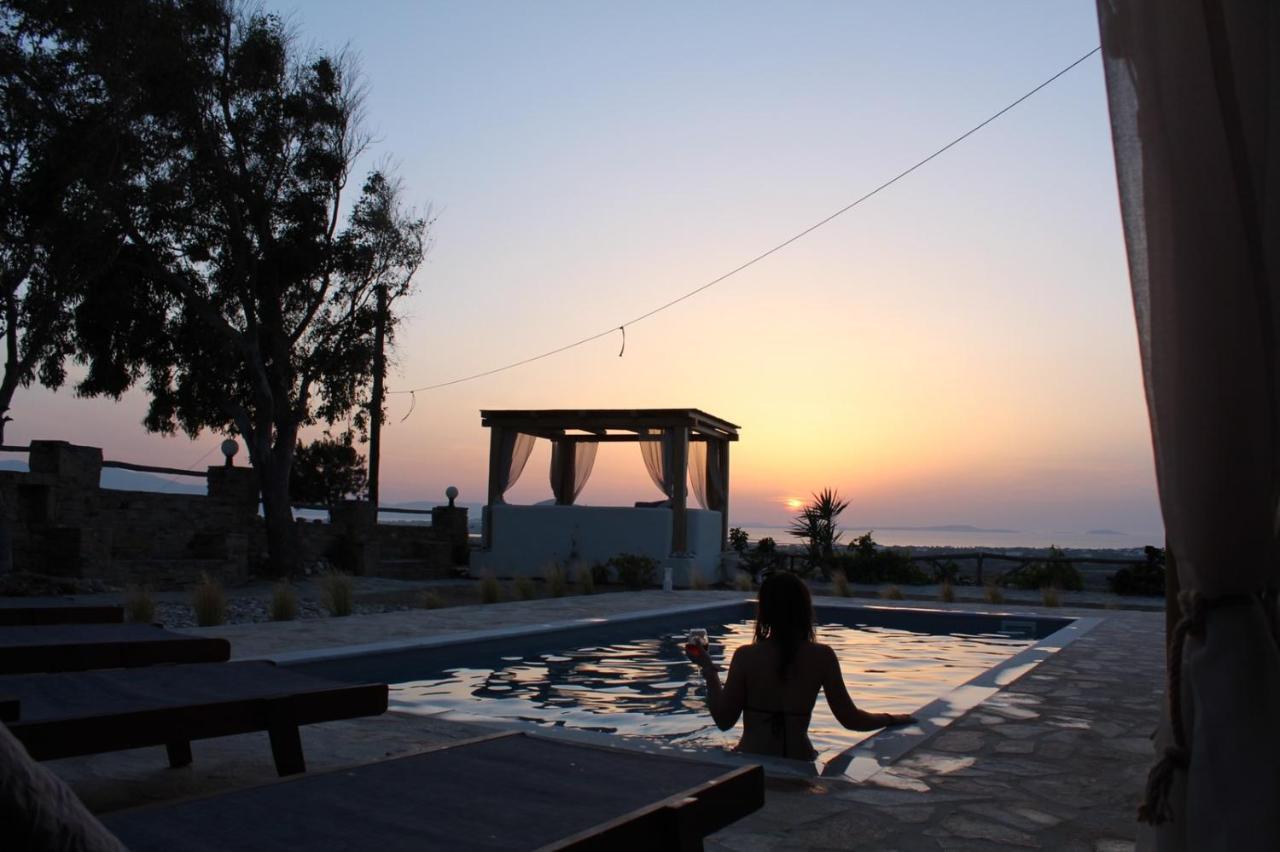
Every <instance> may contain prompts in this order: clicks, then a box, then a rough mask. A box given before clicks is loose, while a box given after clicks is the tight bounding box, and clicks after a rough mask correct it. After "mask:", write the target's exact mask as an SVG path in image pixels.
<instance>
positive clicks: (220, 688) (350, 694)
mask: <svg viewBox="0 0 1280 852" xmlns="http://www.w3.org/2000/svg"><path fill="white" fill-rule="evenodd" d="M0 696H5V697H7V698H11V699H17V702H18V707H17V712H18V715H17V719H16V720H15V721H10V722H8V727H9V730H10V731H11V732H12V733H13V735H14V736H16V737H17V738H18V739H19V740H20V741H21V742H22V744H23V745H24V746H26V749H27V752H28V753H29V754H30V755H31V756H32V757H33V758H35V759H36V760H54V759H57V758H60V757H72V756H74V755H80V754H97V753H99V752H106V751H119V750H121V749H128V748H142V747H144V746H157V745H163V746H165V747H166V748H167V749H168V753H169V763H170V765H171V766H184V765H186V764H188V763H190V762H191V741H192V740H200V739H208V738H210V737H224V736H229V735H232V734H245V733H250V732H253V731H267V732H269V734H270V736H271V753H272V756H273V757H274V758H275V763H276V769H277V771H279V773H280V774H281V775H289V774H293V773H296V772H303V771H305V769H306V765H305V763H304V761H303V756H302V741H301V739H300V738H299V736H298V726H299V725H310V724H314V723H316V722H331V721H334V720H336V719H351V718H355V717H357V716H376V715H378V714H380V713H385V712H386V709H387V685H386V684H384V683H365V684H358V683H346V682H343V681H334V680H328V679H326V678H320V677H315V676H314V675H306V674H302V673H300V672H294V671H290V670H289V669H286V668H279V667H277V666H276V665H275V664H274V663H270V662H264V661H258V662H254V661H250V662H239V663H197V664H192V665H173V666H154V667H151V668H134V669H106V670H101V671H89V672H64V673H57V674H25V675H4V676H0ZM2 703H3V702H0V704H2Z"/></svg>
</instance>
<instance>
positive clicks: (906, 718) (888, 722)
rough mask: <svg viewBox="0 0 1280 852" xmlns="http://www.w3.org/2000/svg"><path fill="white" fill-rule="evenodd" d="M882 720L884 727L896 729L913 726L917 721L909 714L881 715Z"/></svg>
mask: <svg viewBox="0 0 1280 852" xmlns="http://www.w3.org/2000/svg"><path fill="white" fill-rule="evenodd" d="M880 715H881V716H882V717H883V718H884V727H886V728H896V727H898V726H900V725H914V724H915V723H916V722H917V721H919V720H918V719H916V717H915V716H912V715H911V714H910V713H881V714H880Z"/></svg>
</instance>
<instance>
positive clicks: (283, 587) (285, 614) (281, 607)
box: [271, 580, 298, 621]
mask: <svg viewBox="0 0 1280 852" xmlns="http://www.w3.org/2000/svg"><path fill="white" fill-rule="evenodd" d="M297 617H298V594H297V592H295V591H294V590H293V585H292V584H291V583H290V582H289V581H288V580H281V581H280V582H278V583H276V585H275V588H273V589H272V590H271V620H272V621H293V620H294V619H295V618H297Z"/></svg>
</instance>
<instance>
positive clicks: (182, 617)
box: [155, 598, 412, 627]
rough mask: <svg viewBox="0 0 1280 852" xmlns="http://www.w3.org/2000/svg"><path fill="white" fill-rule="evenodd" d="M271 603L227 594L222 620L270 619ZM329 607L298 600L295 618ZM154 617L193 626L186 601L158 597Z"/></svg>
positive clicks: (361, 607)
mask: <svg viewBox="0 0 1280 852" xmlns="http://www.w3.org/2000/svg"><path fill="white" fill-rule="evenodd" d="M270 606H271V603H270V601H266V600H263V599H261V598H230V599H228V601H227V618H226V621H225V622H223V623H224V624H257V623H261V622H266V621H270V620H271V611H270ZM409 609H412V607H410V606H407V605H405V604H399V605H396V604H362V603H357V604H355V606H354V607H353V612H354V614H355V615H371V614H375V613H381V612H403V611H406V610H409ZM329 617H330V616H329V611H328V610H327V609H325V608H324V607H323V606H322V605H321V604H320V602H319V601H318V600H299V601H298V620H299V621H307V620H309V619H314V618H329ZM155 621H156V622H158V623H159V624H163V625H165V626H166V627H195V626H196V617H195V613H194V612H193V611H192V609H191V607H190V605H188V604H185V603H173V602H166V601H160V602H157V603H156V614H155Z"/></svg>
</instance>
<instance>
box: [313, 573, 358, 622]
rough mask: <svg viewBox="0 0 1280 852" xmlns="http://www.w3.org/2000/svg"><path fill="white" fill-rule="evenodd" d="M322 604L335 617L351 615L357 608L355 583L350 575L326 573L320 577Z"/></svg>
mask: <svg viewBox="0 0 1280 852" xmlns="http://www.w3.org/2000/svg"><path fill="white" fill-rule="evenodd" d="M320 603H321V604H323V605H324V608H325V609H327V610H329V614H330V615H333V616H342V615H350V614H351V611H352V609H353V608H354V606H355V582H354V581H353V580H352V579H351V575H350V574H344V573H343V572H341V571H326V572H325V573H324V574H321V575H320Z"/></svg>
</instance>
